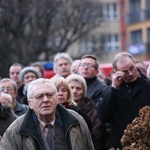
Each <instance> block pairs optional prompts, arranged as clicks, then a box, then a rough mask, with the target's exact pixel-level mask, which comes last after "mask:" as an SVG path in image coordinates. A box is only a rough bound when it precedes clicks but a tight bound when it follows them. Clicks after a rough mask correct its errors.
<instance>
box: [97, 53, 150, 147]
mask: <svg viewBox="0 0 150 150" xmlns="http://www.w3.org/2000/svg"><path fill="white" fill-rule="evenodd" d="M112 64H113V68H114V70H115V73H114V75H113V78H112V84H111V85H110V86H108V87H107V88H106V89H105V90H106V92H105V93H104V96H103V99H102V101H101V102H99V104H98V105H97V111H98V116H99V118H100V119H101V120H102V121H103V122H110V123H111V136H110V139H109V141H108V144H107V149H109V148H111V147H113V148H115V149H116V148H120V149H121V148H122V145H121V142H120V140H121V137H122V136H123V133H124V130H125V129H126V126H127V124H129V123H131V122H132V120H133V119H134V118H135V117H137V116H138V112H139V110H140V108H142V107H144V106H147V105H150V92H149V91H150V81H149V80H147V79H146V78H145V76H144V75H143V74H142V73H141V72H140V71H139V70H138V69H137V67H136V60H135V58H134V57H133V56H132V55H130V54H129V53H126V52H120V53H118V54H117V55H116V56H115V57H114V60H113V63H112Z"/></svg>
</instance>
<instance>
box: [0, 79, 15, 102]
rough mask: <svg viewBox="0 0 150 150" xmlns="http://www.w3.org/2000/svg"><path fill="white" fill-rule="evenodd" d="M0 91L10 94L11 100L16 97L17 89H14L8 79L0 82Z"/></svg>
mask: <svg viewBox="0 0 150 150" xmlns="http://www.w3.org/2000/svg"><path fill="white" fill-rule="evenodd" d="M0 91H1V92H4V93H7V94H9V95H11V97H12V99H13V100H14V99H15V98H16V95H17V91H16V90H15V87H14V84H13V83H12V82H10V81H6V82H1V83H0Z"/></svg>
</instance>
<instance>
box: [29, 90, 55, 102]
mask: <svg viewBox="0 0 150 150" xmlns="http://www.w3.org/2000/svg"><path fill="white" fill-rule="evenodd" d="M55 94H56V93H55V92H46V93H41V94H37V95H35V96H33V97H31V98H30V99H37V100H38V101H40V100H43V99H44V97H45V96H46V97H47V98H48V99H50V98H52V97H53V96H54V95H55Z"/></svg>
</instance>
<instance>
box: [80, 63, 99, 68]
mask: <svg viewBox="0 0 150 150" xmlns="http://www.w3.org/2000/svg"><path fill="white" fill-rule="evenodd" d="M85 66H87V67H88V68H95V69H96V66H95V65H93V64H90V63H80V65H79V67H85Z"/></svg>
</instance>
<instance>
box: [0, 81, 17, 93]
mask: <svg viewBox="0 0 150 150" xmlns="http://www.w3.org/2000/svg"><path fill="white" fill-rule="evenodd" d="M4 82H11V83H12V84H13V86H14V90H15V91H17V83H16V82H15V81H14V80H12V79H10V78H3V79H2V80H0V83H4Z"/></svg>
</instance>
